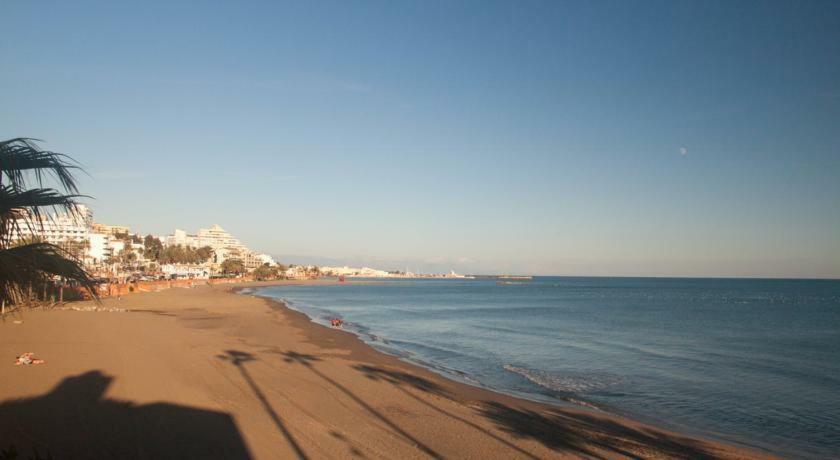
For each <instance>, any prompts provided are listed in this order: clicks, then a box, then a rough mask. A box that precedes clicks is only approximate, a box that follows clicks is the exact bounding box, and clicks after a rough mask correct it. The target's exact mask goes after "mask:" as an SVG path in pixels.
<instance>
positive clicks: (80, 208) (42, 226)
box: [12, 205, 275, 278]
mask: <svg viewBox="0 0 840 460" xmlns="http://www.w3.org/2000/svg"><path fill="white" fill-rule="evenodd" d="M29 220H30V221H34V223H31V224H27V223H26V221H25V220H24V219H21V218H19V219H17V220H16V222H15V223H16V228H15V230H14V231H13V232H12V239H13V240H16V241H30V240H40V241H45V242H48V243H52V244H55V245H56V246H60V247H62V248H64V249H65V250H67V251H68V252H70V253H71V254H72V255H73V256H75V257H77V258H78V259H79V260H81V261H82V262H84V264H85V265H86V266H87V268H88V269H89V270H91V271H93V272H100V273H101V272H116V271H125V270H127V269H132V270H141V271H142V270H146V269H150V268H153V269H154V271H156V272H159V273H161V274H163V275H164V276H173V275H174V276H177V277H191V278H207V277H209V276H210V275H211V274H213V273H216V272H218V271H219V270H220V267H221V264H222V263H223V262H224V261H225V260H228V259H239V260H241V261H242V264H243V265H244V267H245V268H246V269H249V270H250V269H254V268H256V267H259V266H261V265H264V264H269V265H275V262H274V259H273V258H272V257H271V256H269V255H267V254H262V253H258V252H255V251H252V250H251V249H249V248H248V247H247V246H245V245H244V244H242V242H240V241H239V240H238V239H237V238H235V237H234V236H233V235H231V234H230V233H228V232H227V231H225V230H224V229H223V228H222V227H220V226H218V225H213V226H212V227H210V228H202V229H199V230H198V232H197V233H196V234H194V235H193V234H187V233H186V232H185V231H183V230H177V229H176V230H175V231H174V233H173V234H172V235H168V236H166V237H163V238H161V237H158V236H151V237H152V238H153V239H156V240H158V241H159V242H160V245H159V246H162V247H168V246H181V247H183V248H192V249H199V248H203V247H209V248H210V249H212V256H211V257H210V259H209V260H207V261H206V262H204V263H201V264H172V263H168V264H163V265H161V266H154V267H153V265H154V264H153V261H152V260H151V259H149V258H147V257H145V255H146V254H145V249H146V247H145V244H144V243H145V238H144V237H143V236H142V235H135V234H132V233H131V230H130V228H129V227H128V226H125V225H106V224H102V223H99V222H95V221H94V220H93V212H92V211H91V210H90V208H88V207H87V206H85V205H76V206H75V207H74V208H72V209H70V210H69V211H67V212H63V213H53V214H50V215H46V214H45V215H40V216H37V217H35V218H34V219H29ZM13 227H15V226H13ZM117 265H119V268H117Z"/></svg>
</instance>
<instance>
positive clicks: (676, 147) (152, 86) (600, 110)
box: [0, 0, 840, 278]
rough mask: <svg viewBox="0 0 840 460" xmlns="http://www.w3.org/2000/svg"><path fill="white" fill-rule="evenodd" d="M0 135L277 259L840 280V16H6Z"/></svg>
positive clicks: (575, 11)
mask: <svg viewBox="0 0 840 460" xmlns="http://www.w3.org/2000/svg"><path fill="white" fill-rule="evenodd" d="M0 17H2V18H3V23H4V28H3V32H2V33H0V62H2V65H0V89H2V91H0V138H3V139H6V138H12V137H18V136H29V137H34V138H38V139H42V140H43V141H44V143H43V144H42V146H43V147H44V148H46V149H49V150H53V151H58V152H63V153H67V154H70V155H71V156H73V158H75V159H77V160H78V161H79V162H81V163H82V164H83V165H84V167H85V170H86V171H87V175H86V176H83V178H82V180H81V185H82V192H83V193H86V194H89V195H92V196H93V197H95V199H94V200H91V201H89V203H90V205H91V206H92V208H93V210H94V215H95V218H96V220H97V221H100V222H103V223H110V224H121V225H129V226H130V227H131V228H132V230H133V231H136V232H140V233H143V234H146V233H153V234H168V233H171V232H172V230H173V229H174V228H180V229H185V230H188V231H195V230H197V229H198V228H200V227H209V226H210V225H212V224H219V225H221V226H222V227H224V228H225V229H226V230H228V231H230V232H231V233H233V234H234V235H236V236H237V237H239V238H240V239H241V240H242V241H243V242H244V243H246V244H247V245H248V246H250V247H251V248H253V249H256V250H259V251H264V252H267V253H269V254H272V255H275V256H278V257H280V259H281V261H285V262H297V263H302V262H308V261H315V262H318V263H321V264H341V265H343V264H345V263H347V264H351V265H362V264H365V265H372V266H375V267H377V268H385V269H406V268H408V269H410V270H414V271H418V270H419V271H426V272H428V271H441V270H445V271H448V270H450V269H452V270H455V271H457V272H461V273H464V272H466V273H516V274H524V273H527V274H555V275H605V276H749V277H753V276H755V277H834V278H837V277H840V179H839V178H840V2H833V1H817V0H814V1H808V2H797V1H791V2H773V1H761V2H748V1H739V2H731V1H720V2H716V1H695V2H692V1H626V0H621V1H615V2H610V1H599V2H589V1H580V2H563V1H547V2H531V1H521V2H519V1H517V2H513V1H511V2H490V1H476V2H454V1H453V2H437V1H422V2H408V1H405V2H390V1H377V2H344V1H339V2H327V1H323V2H320V1H319V2H298V3H281V2H221V1H220V2H209V1H208V2H204V1H201V2H191V1H171V2H169V1H168V2H160V3H154V2H136V3H133V4H127V3H123V2H85V1H76V2H59V1H56V2H50V1H39V2H2V3H0Z"/></svg>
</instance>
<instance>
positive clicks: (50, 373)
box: [0, 286, 765, 459]
mask: <svg viewBox="0 0 840 460" xmlns="http://www.w3.org/2000/svg"><path fill="white" fill-rule="evenodd" d="M234 290H235V288H234V287H231V286H213V287H210V286H202V287H197V288H193V289H187V288H173V289H169V290H165V291H161V292H154V293H141V294H134V295H131V296H128V297H125V298H123V299H122V300H117V299H107V300H104V301H103V302H102V304H101V309H124V310H126V311H122V312H108V311H95V312H93V311H68V310H61V311H58V310H51V311H41V310H33V311H24V312H23V313H22V314H17V315H13V316H8V315H7V317H6V318H5V320H4V321H3V322H2V323H0V359H2V360H5V361H3V362H5V364H3V362H0V369H3V370H2V371H0V450H2V449H8V448H9V447H10V446H14V447H15V449H16V450H17V451H18V452H19V454H20V457H21V458H28V457H29V456H31V455H33V452H34V449H37V451H38V453H40V454H41V455H46V453H47V452H49V453H51V454H52V455H53V456H54V457H55V458H57V459H61V458H265V459H268V458H400V459H408V458H428V457H434V458H482V459H484V458H563V457H568V458H579V457H591V458H616V457H644V458H698V457H720V458H758V457H763V456H765V454H763V453H761V452H758V451H750V450H746V449H742V448H739V447H734V446H729V445H726V444H722V443H718V442H713V441H709V440H704V439H699V438H695V437H690V436H686V435H682V434H678V433H674V432H670V431H667V430H662V429H658V428H655V427H652V426H649V425H644V424H641V423H637V422H634V421H631V420H627V419H624V418H619V417H616V416H612V415H608V414H603V413H598V412H594V411H588V410H585V409H575V408H560V407H553V406H549V405H544V404H539V403H536V402H531V401H526V400H521V399H517V398H513V397H510V396H506V395H503V394H498V393H495V392H492V391H488V390H484V389H481V388H477V387H473V386H470V385H466V384H461V383H458V382H454V381H451V380H448V379H445V378H443V377H441V376H439V375H437V374H435V373H432V372H430V371H427V370H425V369H422V368H420V367H417V366H413V365H411V364H408V363H405V362H402V361H400V360H398V359H397V358H395V357H392V356H388V355H386V354H383V353H380V352H378V351H376V350H374V349H372V348H370V347H369V346H367V345H366V344H364V343H363V342H361V341H360V340H359V339H358V338H356V337H355V336H354V335H352V334H350V333H348V332H344V331H340V330H334V329H329V328H326V327H322V326H320V325H317V324H314V323H312V322H311V321H309V318H307V317H306V316H305V315H304V314H302V313H299V312H295V311H293V310H289V309H287V308H285V306H283V305H282V304H279V303H276V302H273V301H271V300H267V299H263V298H259V297H255V296H251V295H244V294H236V293H235V292H234ZM75 306H78V307H82V308H85V307H91V306H95V304H93V303H91V302H87V303H78V304H75ZM14 320H22V321H23V322H22V323H20V324H16V323H14ZM30 351H31V352H34V353H35V354H36V356H37V357H39V358H42V359H45V360H46V363H45V364H42V365H29V366H14V365H13V361H14V358H15V357H16V356H17V355H19V354H21V353H23V352H30Z"/></svg>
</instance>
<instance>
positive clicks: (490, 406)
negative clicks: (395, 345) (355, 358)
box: [354, 365, 716, 459]
mask: <svg viewBox="0 0 840 460" xmlns="http://www.w3.org/2000/svg"><path fill="white" fill-rule="evenodd" d="M354 369H356V370H357V371H359V372H361V373H362V374H364V375H365V376H366V377H368V378H369V379H371V380H375V381H384V382H388V383H390V384H392V385H394V386H395V387H396V388H397V389H399V390H400V391H402V392H403V393H404V394H405V395H406V396H408V397H410V398H413V399H414V400H416V401H418V402H420V403H422V404H424V405H425V406H427V407H429V408H431V409H432V410H434V411H436V412H438V413H440V414H442V415H444V416H447V417H450V418H452V419H454V420H457V421H459V422H462V423H464V424H466V425H468V426H471V427H472V428H474V429H475V430H477V431H479V432H481V433H482V434H484V435H486V436H488V437H490V438H492V439H493V440H495V441H497V442H499V443H501V444H503V445H504V446H505V447H507V448H509V449H512V450H514V451H516V454H514V455H516V456H524V457H528V458H537V457H536V456H535V455H534V454H532V453H531V452H528V451H527V450H524V449H523V448H521V447H519V446H517V445H515V444H513V443H511V442H509V441H507V440H506V439H504V438H502V437H500V436H498V435H497V434H495V433H493V432H492V431H490V430H488V429H486V428H484V427H482V426H480V425H478V424H476V423H473V422H471V421H470V420H467V419H465V418H463V417H460V416H458V415H456V414H453V413H451V412H449V411H446V410H444V409H442V408H441V407H438V406H437V405H435V404H432V403H431V402H430V401H429V400H428V399H424V398H420V397H418V396H417V395H415V394H413V393H412V392H410V391H408V389H414V390H419V391H422V392H426V393H429V394H434V395H438V396H442V397H447V392H446V391H445V389H444V388H442V387H441V386H440V385H438V384H437V383H435V382H433V381H431V380H428V379H425V378H422V377H418V376H416V375H413V374H409V373H406V372H402V371H398V370H394V369H388V368H384V367H379V366H371V365H356V366H354ZM476 413H477V414H478V415H480V416H482V417H484V418H485V419H486V420H489V421H491V422H492V423H493V424H494V425H495V426H496V428H498V429H499V430H501V431H504V432H507V433H509V434H510V435H511V436H512V437H514V438H516V439H533V440H535V441H538V442H540V443H541V444H542V445H544V446H545V447H547V448H549V449H551V450H553V451H556V452H563V453H570V454H573V455H577V456H586V457H595V458H601V457H603V455H602V453H606V454H608V455H609V456H616V455H619V456H626V457H631V458H639V457H646V456H650V455H651V454H653V453H656V454H657V455H658V456H664V457H667V458H691V459H695V458H716V455H715V453H714V452H710V451H708V450H707V449H706V448H705V447H704V446H703V445H702V444H701V443H699V442H698V441H696V440H694V439H691V438H686V437H682V436H679V435H673V434H667V433H663V432H658V431H653V430H649V429H647V428H644V427H638V428H636V427H632V426H626V425H623V424H620V423H617V422H615V421H612V420H610V419H606V418H601V417H596V416H594V415H587V414H585V413H577V412H568V413H567V412H563V411H560V410H553V409H546V410H544V411H540V412H537V411H532V410H529V409H525V408H521V407H512V406H508V405H506V404H502V403H500V402H496V401H484V402H482V403H481V404H480V406H479V408H478V409H477V410H476Z"/></svg>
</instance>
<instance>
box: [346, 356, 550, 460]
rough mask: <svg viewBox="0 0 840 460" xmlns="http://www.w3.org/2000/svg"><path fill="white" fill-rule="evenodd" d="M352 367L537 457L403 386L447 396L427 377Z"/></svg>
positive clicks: (512, 447) (370, 377)
mask: <svg viewBox="0 0 840 460" xmlns="http://www.w3.org/2000/svg"><path fill="white" fill-rule="evenodd" d="M353 368H354V369H356V370H357V371H359V372H362V373H363V374H364V375H365V376H366V377H367V378H369V379H371V380H373V381H384V382H388V383H390V384H392V385H394V387H396V388H397V389H398V390H400V391H401V392H402V393H403V394H405V395H406V396H408V397H410V398H412V399H414V400H415V401H417V402H419V403H421V404H423V405H424V406H426V407H428V408H430V409H432V410H434V411H435V412H437V413H439V414H443V415H445V416H447V417H449V418H452V419H453V420H457V421H458V422H460V423H464V424H466V425H468V426H471V427H473V428H474V429H475V430H477V431H479V432H481V433H482V434H484V435H486V436H489V437H490V438H492V439H494V440H496V441H498V442H499V443H501V444H503V445H505V446H507V447H508V448H510V449H512V450H514V451H516V452H517V453H518V454H520V455H522V456H524V457H527V458H530V459H537V458H538V457H537V456H535V455H534V454H532V453H530V452H528V451H526V450H524V449H522V448H521V447H519V446H517V445H515V444H513V443H511V442H509V441H507V440H506V439H503V438H501V437H499V436H498V435H496V434H495V433H493V432H492V431H490V430H487V429H486V428H484V427H482V426H481V425H478V424H476V423H473V422H472V421H470V420H467V419H465V418H463V417H460V416H458V415H456V414H453V413H451V412H449V411H446V410H444V409H442V408H440V407H438V406H436V405H434V404H432V403H431V402H429V401H427V400H425V399H423V398H421V397H419V396H417V395H415V394H414V393H412V392H410V391H408V390H407V389H406V388H405V387H410V388H414V389H416V390H420V391H423V392H426V393H430V394H435V395H438V396H443V397H446V398H449V393H448V392H447V391H446V389H445V388H443V387H441V386H440V385H438V384H437V383H435V382H433V381H431V380H429V379H425V378H423V377H419V376H416V375H412V374H409V373H407V372H402V371H397V370H393V369H386V368H383V367H379V366H371V365H367V364H359V365H356V366H353Z"/></svg>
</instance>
